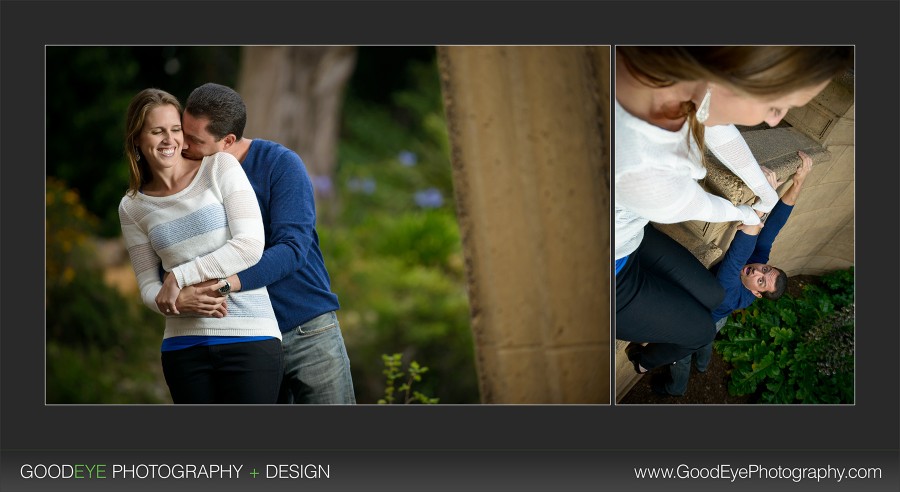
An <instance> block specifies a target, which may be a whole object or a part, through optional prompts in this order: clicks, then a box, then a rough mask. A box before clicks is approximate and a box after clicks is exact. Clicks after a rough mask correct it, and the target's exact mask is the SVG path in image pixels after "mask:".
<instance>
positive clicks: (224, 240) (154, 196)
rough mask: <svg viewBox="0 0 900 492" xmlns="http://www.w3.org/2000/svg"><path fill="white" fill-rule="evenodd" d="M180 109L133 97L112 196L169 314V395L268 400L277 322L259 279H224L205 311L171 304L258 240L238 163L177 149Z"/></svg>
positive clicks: (248, 258) (274, 388)
mask: <svg viewBox="0 0 900 492" xmlns="http://www.w3.org/2000/svg"><path fill="white" fill-rule="evenodd" d="M181 112H182V108H181V104H180V103H179V102H178V100H177V99H176V98H175V97H174V96H172V95H171V94H169V93H167V92H165V91H162V90H159V89H145V90H143V91H141V92H140V93H138V94H137V95H136V96H135V97H134V98H133V99H132V101H131V103H130V105H129V107H128V114H127V121H126V138H125V153H126V155H127V156H128V160H129V162H130V173H131V175H130V182H129V190H128V192H127V193H126V195H125V196H124V197H123V198H122V201H121V203H120V205H119V220H120V222H121V226H122V235H123V237H124V238H125V243H126V245H127V247H128V252H129V255H130V257H131V262H132V266H133V267H134V272H135V275H136V276H137V280H138V286H139V288H140V292H141V297H142V299H143V301H144V304H146V305H147V306H148V307H149V308H150V309H153V310H155V311H157V312H159V313H160V314H163V315H165V316H166V328H165V333H164V334H163V341H162V348H161V350H162V364H163V372H164V374H165V377H166V383H167V384H168V386H169V390H170V392H171V394H172V400H173V401H174V402H175V403H275V402H276V398H277V395H278V389H279V386H280V383H281V377H282V364H283V361H282V357H283V356H282V348H281V332H280V330H279V329H278V323H277V321H276V319H275V314H274V312H273V310H272V305H271V302H270V301H269V296H268V292H267V291H266V289H265V288H260V289H255V290H250V291H242V292H239V293H230V289H229V285H228V283H227V281H225V280H221V281H220V282H219V292H220V294H221V296H222V297H221V301H220V302H217V303H215V304H214V305H211V306H209V314H210V315H209V316H197V315H195V314H192V315H187V314H181V313H179V312H178V310H177V308H176V306H175V300H176V299H177V297H178V293H179V292H180V290H181V289H182V288H183V287H185V286H187V285H193V284H197V283H200V282H203V281H207V280H211V279H225V278H227V277H228V276H229V275H233V274H235V273H237V272H239V271H241V270H244V269H246V268H248V267H250V266H252V265H254V264H255V263H256V262H258V261H259V259H260V257H261V256H262V252H263V246H264V239H263V237H264V231H263V225H262V218H261V215H260V211H259V205H258V203H257V201H256V196H255V194H254V192H253V189H252V188H251V186H250V183H249V181H248V180H247V176H246V175H245V174H244V171H243V169H241V166H240V163H238V161H237V160H236V159H235V158H234V157H233V156H232V155H230V154H227V153H217V154H214V155H211V156H207V157H204V158H203V160H199V161H197V160H190V159H187V158H184V157H183V156H182V154H181V151H182V146H183V143H184V138H183V134H182V129H181ZM160 267H161V268H162V270H164V272H165V273H164V275H162V276H161V275H160ZM163 279H164V280H163ZM226 299H227V305H226V303H225V301H226Z"/></svg>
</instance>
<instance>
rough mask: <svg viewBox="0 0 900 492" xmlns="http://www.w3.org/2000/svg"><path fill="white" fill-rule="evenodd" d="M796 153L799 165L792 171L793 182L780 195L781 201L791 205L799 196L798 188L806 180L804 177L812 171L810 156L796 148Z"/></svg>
mask: <svg viewBox="0 0 900 492" xmlns="http://www.w3.org/2000/svg"><path fill="white" fill-rule="evenodd" d="M797 155H799V156H800V165H799V166H797V172H795V173H794V183H793V184H792V185H791V187H790V188H788V190H787V192H786V193H785V194H784V195H782V197H781V201H783V202H784V203H785V205H791V206H793V205H796V204H797V198H799V197H800V190H801V189H802V188H803V182H804V181H806V177H807V176H809V173H810V171H812V157H810V156H808V155H807V154H806V152H803V151H802V150H798V151H797Z"/></svg>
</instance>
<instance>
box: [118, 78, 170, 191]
mask: <svg viewBox="0 0 900 492" xmlns="http://www.w3.org/2000/svg"><path fill="white" fill-rule="evenodd" d="M165 105H172V106H174V107H175V109H177V110H178V114H179V115H180V114H181V103H180V102H178V98H176V97H175V96H173V95H172V94H169V93H168V92H166V91H164V90H160V89H144V90H142V91H141V92H138V93H137V94H136V95H135V96H134V97H133V98H132V99H131V102H130V103H128V112H127V113H126V116H125V157H127V158H128V165H129V177H128V195H129V196H134V194H135V193H137V192H138V191H139V190H140V189H141V188H142V187H143V186H144V185H146V184H147V183H149V182H150V179H151V175H150V167H149V166H148V164H147V158H146V157H144V155H143V154H142V153H141V150H140V149H139V148H138V147H137V145H135V141H136V140H137V137H138V135H139V134H140V133H141V130H142V129H143V128H144V121H145V120H146V119H147V113H149V112H150V111H151V110H153V109H154V108H157V107H159V106H165Z"/></svg>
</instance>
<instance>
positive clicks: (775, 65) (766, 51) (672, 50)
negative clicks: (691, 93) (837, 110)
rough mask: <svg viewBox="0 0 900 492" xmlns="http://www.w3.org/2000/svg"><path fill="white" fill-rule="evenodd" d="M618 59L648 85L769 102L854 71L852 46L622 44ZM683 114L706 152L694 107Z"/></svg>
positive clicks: (689, 106)
mask: <svg viewBox="0 0 900 492" xmlns="http://www.w3.org/2000/svg"><path fill="white" fill-rule="evenodd" d="M616 57H617V58H618V59H621V61H622V62H623V63H624V66H625V68H626V69H627V70H628V72H629V73H631V75H633V76H634V77H635V78H636V79H637V80H638V81H640V82H641V83H642V84H644V85H646V86H649V87H668V86H670V85H673V84H675V83H677V82H683V81H692V80H706V81H710V82H715V83H719V84H724V85H727V86H729V87H731V88H733V89H735V90H737V91H739V92H743V93H745V94H749V95H751V96H758V97H767V98H769V97H770V98H777V97H779V96H783V95H786V94H789V93H792V92H795V91H798V90H801V89H806V88H809V87H813V86H816V85H819V84H821V83H822V82H825V81H826V80H831V79H832V78H834V77H835V76H837V75H839V74H841V73H843V72H845V71H846V70H848V69H851V68H852V67H853V47H852V46H619V47H616ZM682 110H683V115H684V116H687V118H688V121H689V123H690V128H691V134H692V135H693V136H694V139H695V140H696V142H697V144H698V145H699V146H700V149H701V152H702V151H703V148H704V145H703V133H704V132H703V130H704V126H703V124H701V123H700V122H698V121H697V118H696V107H695V105H694V103H693V102H691V101H685V102H684V103H683V104H682Z"/></svg>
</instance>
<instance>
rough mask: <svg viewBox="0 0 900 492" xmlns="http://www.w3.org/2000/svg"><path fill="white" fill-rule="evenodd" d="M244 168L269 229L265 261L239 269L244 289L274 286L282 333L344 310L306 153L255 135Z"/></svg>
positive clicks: (271, 295)
mask: <svg viewBox="0 0 900 492" xmlns="http://www.w3.org/2000/svg"><path fill="white" fill-rule="evenodd" d="M241 166H242V167H243V168H244V172H246V173H247V177H248V178H249V179H250V184H251V185H252V186H253V191H255V192H256V199H257V201H259V208H260V210H261V211H262V219H263V225H264V227H265V232H266V245H265V251H264V252H263V256H262V259H261V260H260V261H259V263H257V264H256V265H254V266H252V267H250V268H248V269H247V270H244V271H243V272H240V273H238V278H239V279H240V281H241V290H250V289H256V288H259V287H263V286H265V287H267V288H268V291H269V298H271V300H272V307H273V308H274V310H275V317H276V318H278V326H279V328H280V329H281V331H282V333H284V332H287V331H290V330H291V329H292V328H295V327H297V326H298V325H300V324H302V323H305V322H306V321H309V320H311V319H313V318H315V317H317V316H319V315H321V314H324V313H327V312H330V311H335V310H337V309H340V305H339V304H338V298H337V296H336V295H335V294H334V293H332V292H331V280H330V278H329V277H328V271H327V270H326V269H325V261H324V260H323V258H322V251H321V250H320V249H319V235H318V234H317V233H316V204H315V200H314V195H313V187H312V181H310V179H309V174H307V172H306V167H305V166H304V165H303V161H302V160H301V159H300V156H298V155H297V154H296V153H295V152H293V151H292V150H290V149H288V148H287V147H285V146H283V145H281V144H278V143H275V142H270V141H268V140H260V139H254V140H253V141H252V142H251V143H250V149H249V151H248V152H247V156H246V157H245V158H244V160H243V161H242V162H241Z"/></svg>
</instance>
